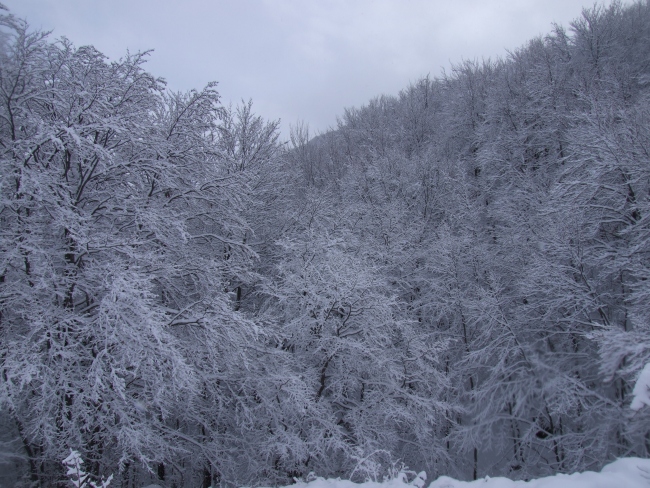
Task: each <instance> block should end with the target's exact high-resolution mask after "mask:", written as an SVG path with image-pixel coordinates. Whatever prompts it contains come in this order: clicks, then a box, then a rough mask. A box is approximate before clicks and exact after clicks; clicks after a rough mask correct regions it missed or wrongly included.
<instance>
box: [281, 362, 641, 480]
mask: <svg viewBox="0 0 650 488" xmlns="http://www.w3.org/2000/svg"><path fill="white" fill-rule="evenodd" d="M646 369H648V368H647V367H646ZM424 479H426V474H424V473H420V474H419V475H418V476H417V477H416V479H415V480H413V482H411V483H407V482H406V480H405V476H398V477H397V478H395V479H393V480H389V481H384V482H383V483H379V482H374V481H368V482H365V483H353V482H352V481H346V480H340V479H323V478H317V479H315V480H314V481H310V482H302V481H300V482H298V483H296V484H295V485H292V487H291V488H414V487H419V486H422V485H421V483H422V484H423V483H424V481H423V480H424ZM649 486H650V459H641V458H623V459H619V460H617V461H614V462H613V463H611V464H608V465H607V466H605V467H604V468H603V469H602V471H601V472H600V473H596V472H593V471H585V472H584V473H574V474H556V475H555V476H548V477H546V478H539V479H535V480H530V481H513V480H511V479H508V478H490V477H488V476H486V477H485V478H482V479H479V480H476V481H457V480H455V479H452V478H449V477H447V476H441V477H440V478H438V479H437V480H435V481H434V482H433V483H431V484H430V485H429V488H648V487H649Z"/></svg>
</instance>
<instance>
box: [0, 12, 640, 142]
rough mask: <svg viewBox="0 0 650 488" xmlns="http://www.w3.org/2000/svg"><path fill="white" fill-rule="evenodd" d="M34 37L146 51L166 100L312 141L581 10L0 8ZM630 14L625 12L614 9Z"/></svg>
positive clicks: (114, 50)
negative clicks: (346, 117)
mask: <svg viewBox="0 0 650 488" xmlns="http://www.w3.org/2000/svg"><path fill="white" fill-rule="evenodd" d="M1 1H2V2H3V3H4V4H5V5H6V6H7V7H8V8H9V9H10V11H11V12H12V13H13V14H15V15H17V16H19V17H22V18H26V19H27V21H28V22H29V23H30V25H31V26H32V27H34V28H38V29H44V30H53V36H54V37H60V36H66V37H68V38H69V39H70V40H71V41H72V42H74V43H75V44H76V45H77V46H80V45H85V44H92V45H94V46H95V47H96V48H97V49H99V50H100V51H101V52H103V53H104V54H106V55H108V56H109V57H110V58H112V59H117V58H119V57H120V56H122V55H123V54H124V53H125V52H126V50H127V49H129V50H131V52H135V51H138V50H146V49H154V50H155V51H154V52H153V53H152V55H151V58H150V61H149V62H148V63H147V65H148V70H149V71H150V72H151V73H153V74H154V75H156V76H161V77H163V78H165V79H166V80H167V82H168V86H169V87H170V88H171V89H173V90H188V89H190V88H202V87H203V86H204V85H205V84H206V83H207V82H209V81H212V80H216V81H218V82H219V88H218V89H219V92H220V93H221V96H222V101H223V102H224V103H226V104H227V103H229V102H231V101H232V102H234V103H237V102H238V101H240V100H241V99H246V100H248V99H249V98H252V99H253V107H254V109H255V112H256V113H258V114H260V115H262V116H263V117H265V118H268V119H281V120H282V131H283V134H285V135H286V134H288V129H289V125H290V124H294V123H295V122H296V121H297V120H304V121H306V122H307V123H309V125H310V128H311V129H312V132H315V131H318V130H320V131H323V130H325V129H327V128H328V127H330V126H334V125H335V123H336V116H337V115H340V114H341V113H342V111H343V108H344V107H352V106H360V105H362V104H364V103H366V102H367V101H368V100H369V99H371V98H373V97H374V96H377V95H380V94H391V95H396V94H397V93H398V92H399V91H400V90H401V89H403V88H405V87H406V86H407V85H408V84H409V82H412V81H416V80H417V79H419V78H420V77H422V76H425V75H427V74H430V75H431V76H432V77H435V76H438V75H439V74H440V73H441V72H442V69H443V68H445V69H447V70H448V69H449V67H450V66H451V63H456V62H459V61H461V60H463V59H475V58H477V59H481V58H493V59H494V58H495V57H497V56H504V55H506V49H510V50H512V49H515V48H517V47H520V46H522V45H523V44H524V43H525V42H526V41H527V40H529V39H531V38H533V37H535V36H537V35H540V34H545V33H548V32H549V31H550V29H551V28H552V23H553V22H557V23H559V24H562V25H564V26H565V27H568V25H569V22H570V21H571V20H573V19H574V18H576V17H577V16H579V15H580V12H581V10H582V7H583V6H591V5H592V4H593V2H592V1H591V0H1ZM625 3H629V2H625Z"/></svg>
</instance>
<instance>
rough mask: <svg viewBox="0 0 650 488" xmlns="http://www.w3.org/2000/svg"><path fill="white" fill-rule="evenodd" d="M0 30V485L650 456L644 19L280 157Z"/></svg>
mask: <svg viewBox="0 0 650 488" xmlns="http://www.w3.org/2000/svg"><path fill="white" fill-rule="evenodd" d="M1 22H2V34H3V35H2V36H0V39H1V42H0V369H1V371H2V375H1V376H0V442H2V444H0V446H1V449H0V454H1V457H0V461H1V462H3V466H2V468H4V467H5V466H6V467H7V468H8V469H6V470H4V469H0V472H6V473H9V474H8V475H7V476H5V478H0V480H1V481H0V482H1V483H5V484H18V485H20V484H21V483H22V485H23V486H25V485H27V484H33V485H40V486H54V485H57V484H60V483H63V482H64V481H65V480H66V472H65V470H64V469H63V466H62V464H61V461H60V460H61V459H63V458H66V456H68V454H69V452H70V450H71V449H72V450H75V451H78V452H79V456H80V457H79V460H82V459H83V461H84V463H85V464H84V466H85V468H84V470H85V471H84V472H85V473H87V474H88V476H89V478H88V479H92V481H93V482H95V483H100V482H101V479H102V476H103V477H104V479H106V477H107V476H108V475H109V474H111V473H114V474H115V478H114V479H113V482H112V485H111V486H117V485H121V486H125V487H137V486H142V485H144V484H151V483H157V484H160V485H169V486H171V485H174V486H198V485H200V486H203V487H205V488H207V487H208V486H215V485H217V484H223V485H235V484H238V485H260V484H268V485H283V484H287V483H290V482H291V481H292V480H293V479H294V478H303V479H304V478H305V477H307V476H308V475H309V473H314V474H315V475H316V476H325V477H344V478H350V479H352V480H353V481H363V480H364V479H366V478H372V479H381V477H382V476H390V475H391V474H394V473H396V472H398V471H399V469H400V467H402V466H403V465H404V464H405V465H408V466H409V468H410V469H414V470H417V471H420V470H426V471H427V472H428V473H430V474H433V475H434V477H439V476H441V475H448V476H452V477H454V478H460V479H472V478H474V479H476V478H481V477H483V476H485V475H489V476H500V475H507V476H508V477H509V478H513V479H531V478H537V477H540V476H548V475H551V474H554V473H557V472H560V473H572V472H578V471H585V470H590V469H599V468H601V467H602V466H603V465H604V463H606V462H608V461H611V460H613V459H615V458H617V457H620V456H640V457H644V456H645V457H647V456H648V455H650V427H649V426H650V423H649V419H650V411H649V409H647V408H636V407H642V404H643V403H645V400H646V399H647V398H646V396H644V395H645V393H647V392H645V390H643V385H645V384H646V383H647V381H646V380H645V379H643V378H645V376H646V375H645V373H642V370H643V371H645V370H644V366H645V365H646V364H648V362H649V361H650V340H649V339H648V337H650V336H649V332H650V312H649V308H648V306H647V303H648V298H649V297H650V291H649V290H650V288H649V286H650V285H648V283H650V281H649V278H650V262H649V261H648V251H649V249H650V231H649V225H650V219H649V218H648V216H649V215H650V183H649V182H650V147H649V146H648V141H649V140H650V57H649V56H650V54H649V53H650V3H649V2H648V1H647V0H646V1H643V2H639V3H635V4H632V5H629V6H626V7H622V6H621V5H620V4H619V3H613V4H611V5H610V6H608V7H602V6H595V7H592V8H589V9H586V10H585V11H584V12H583V14H582V16H581V17H580V18H579V19H577V20H576V21H575V22H573V23H572V24H571V25H570V27H569V30H565V29H564V28H562V27H561V26H555V27H554V28H553V30H552V32H551V33H550V34H548V35H547V36H545V37H540V38H536V39H533V40H532V41H531V42H530V43H528V44H527V45H526V46H524V47H522V48H520V49H517V50H513V51H511V52H510V53H509V55H508V57H507V58H506V59H499V60H494V61H484V62H482V63H478V62H473V61H465V62H463V63H460V64H458V65H455V66H454V67H453V69H452V70H451V71H450V72H449V73H447V74H445V75H443V76H442V77H440V78H435V79H432V78H429V77H427V78H423V79H421V80H419V81H417V82H416V83H414V84H412V85H411V86H410V87H408V88H406V89H404V90H403V91H402V92H401V93H400V94H399V95H398V96H396V97H392V96H381V97H378V98H376V99H374V100H372V101H371V102H370V103H369V104H368V105H366V106H365V107H361V108H351V109H347V110H345V111H344V112H343V115H342V117H341V119H340V121H339V125H338V127H337V128H336V129H335V130H331V131H329V132H327V133H325V134H320V135H318V136H317V137H315V138H313V139H311V140H310V139H309V131H308V126H307V125H306V124H304V123H301V124H299V125H298V126H296V127H295V128H294V129H293V130H292V134H291V146H292V147H290V148H285V146H283V145H282V144H281V143H280V141H279V140H278V122H267V121H264V120H263V119H262V118H260V117H259V116H256V115H255V114H254V113H253V110H252V103H251V102H248V103H243V104H242V105H239V106H236V107H222V106H221V105H220V104H219V96H218V93H217V91H216V84H209V85H208V86H206V87H205V88H204V89H202V90H194V91H190V92H188V93H173V92H170V91H169V90H167V89H166V87H165V84H164V81H163V80H160V79H156V78H155V77H154V76H152V75H150V74H149V73H147V72H146V71H145V70H144V61H145V59H146V58H147V56H148V54H147V53H138V54H128V55H127V56H125V57H124V58H122V59H120V60H117V61H109V60H108V59H106V58H105V57H104V56H103V55H102V54H101V53H99V52H98V51H96V50H95V49H94V48H92V47H89V46H86V47H81V48H76V47H75V46H73V45H72V44H71V43H70V42H68V41H67V40H65V39H61V40H58V41H54V40H51V39H50V38H49V37H48V36H47V35H46V34H43V33H39V32H34V31H31V30H29V29H28V28H27V25H26V24H25V23H24V22H22V21H19V20H17V19H15V18H13V17H11V16H8V15H5V16H3V17H2V20H1ZM639 377H641V378H642V380H640V381H639V382H637V390H635V391H633V389H632V387H633V383H634V381H636V380H637V378H639ZM639 385H641V386H639ZM646 386H647V385H646ZM631 402H632V406H634V407H635V409H630V404H631ZM3 476H4V475H3ZM548 479H550V478H548ZM563 479H564V478H563ZM599 479H601V478H599ZM450 483H451V481H450ZM453 483H457V484H458V483H460V482H456V481H454V482H453ZM495 483H496V482H495ZM504 483H505V482H504ZM512 483H516V482H514V481H513V482H512ZM540 483H542V482H541V481H540ZM452 486H456V485H452ZM497 486H498V484H497ZM540 486H545V485H543V483H542V484H540Z"/></svg>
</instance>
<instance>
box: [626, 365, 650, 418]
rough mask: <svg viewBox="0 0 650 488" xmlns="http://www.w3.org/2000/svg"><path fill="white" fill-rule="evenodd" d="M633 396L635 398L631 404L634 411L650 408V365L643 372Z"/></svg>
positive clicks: (635, 386) (637, 381)
mask: <svg viewBox="0 0 650 488" xmlns="http://www.w3.org/2000/svg"><path fill="white" fill-rule="evenodd" d="M632 395H633V396H634V398H633V399H632V403H631V404H630V408H631V409H632V410H640V409H641V408H643V406H644V405H648V406H650V363H648V364H646V365H645V367H644V368H643V369H642V370H641V374H640V375H639V379H637V380H636V383H635V385H634V390H633V391H632Z"/></svg>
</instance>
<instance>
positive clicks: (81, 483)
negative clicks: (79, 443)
mask: <svg viewBox="0 0 650 488" xmlns="http://www.w3.org/2000/svg"><path fill="white" fill-rule="evenodd" d="M83 464H84V462H83V459H81V455H80V454H79V453H78V452H77V451H74V450H72V449H70V455H69V456H68V457H67V458H65V459H64V460H63V465H64V466H65V467H66V468H67V471H66V476H68V478H70V482H71V483H72V485H73V486H74V487H75V488H82V487H88V486H92V487H93V488H106V487H107V486H108V485H110V484H111V480H112V479H113V475H110V476H109V477H108V478H107V479H104V478H102V480H101V482H100V483H95V482H94V481H92V480H90V479H89V478H90V475H89V474H88V473H86V472H85V471H84V467H83Z"/></svg>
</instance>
